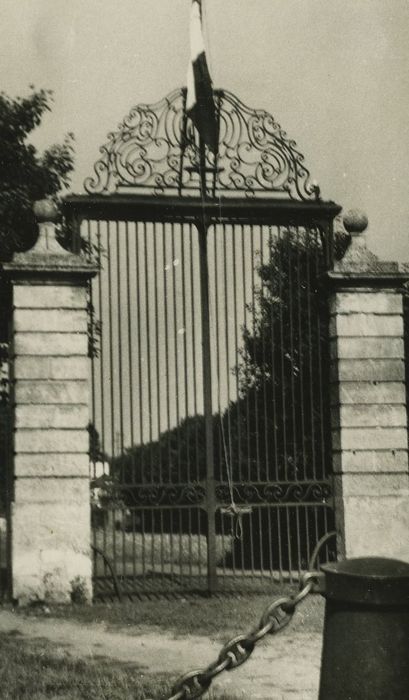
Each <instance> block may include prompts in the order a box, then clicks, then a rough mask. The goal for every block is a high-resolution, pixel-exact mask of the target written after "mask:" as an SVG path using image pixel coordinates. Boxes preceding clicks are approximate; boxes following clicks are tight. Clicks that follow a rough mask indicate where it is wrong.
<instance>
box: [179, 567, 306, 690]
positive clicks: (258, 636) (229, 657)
mask: <svg viewBox="0 0 409 700" xmlns="http://www.w3.org/2000/svg"><path fill="white" fill-rule="evenodd" d="M318 579H319V574H318V572H316V571H310V572H308V573H306V574H304V575H303V576H302V578H301V581H300V590H299V592H298V593H297V594H296V595H292V596H285V597H283V598H278V599H277V600H275V601H273V602H272V603H270V604H269V605H268V606H267V607H266V609H265V610H264V612H263V614H262V616H261V618H260V621H259V623H258V625H257V627H255V628H254V629H253V630H252V631H251V632H249V634H240V635H239V636H237V637H234V638H233V639H231V640H230V641H229V642H227V644H225V645H224V647H222V649H221V650H220V653H219V656H218V657H217V659H216V660H215V661H214V662H213V663H211V664H209V666H207V667H206V668H205V669H200V670H196V671H189V672H188V673H185V674H184V675H183V676H182V677H181V678H179V679H178V680H177V681H176V683H175V685H174V686H173V688H172V695H171V696H170V697H169V698H168V700H194V698H200V697H201V696H202V695H203V694H204V693H205V692H206V691H207V690H208V689H209V687H210V684H211V682H212V680H213V679H214V678H216V676H218V675H219V674H220V673H222V672H223V671H231V670H232V669H234V668H237V667H238V666H241V664H244V662H245V661H247V659H248V658H249V657H250V656H251V654H252V652H253V650H254V648H255V645H256V644H258V643H259V642H260V641H261V640H262V639H264V637H266V636H267V635H268V634H277V632H280V631H281V630H282V629H284V627H286V626H287V625H288V623H289V622H290V621H291V619H292V617H293V615H294V612H295V609H296V607H297V605H298V604H299V603H301V601H302V600H304V598H305V597H306V596H307V595H308V594H309V593H310V592H311V590H312V588H313V587H314V584H315V583H317V582H318Z"/></svg>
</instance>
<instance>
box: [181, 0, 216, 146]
mask: <svg viewBox="0 0 409 700" xmlns="http://www.w3.org/2000/svg"><path fill="white" fill-rule="evenodd" d="M186 113H187V116H188V117H190V119H191V120H192V122H193V124H194V125H195V127H196V129H197V130H198V132H199V134H200V137H201V139H202V141H203V142H204V143H205V144H206V145H207V146H208V147H209V148H210V149H211V150H212V151H213V153H217V148H218V143H219V129H218V122H217V116H216V107H215V103H214V96H213V88H212V79H211V77H210V73H209V68H208V66H207V61H206V53H205V48H204V41H203V31H202V12H201V0H193V1H192V9H191V15H190V61H189V67H188V73H187V95H186Z"/></svg>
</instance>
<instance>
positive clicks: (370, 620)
mask: <svg viewBox="0 0 409 700" xmlns="http://www.w3.org/2000/svg"><path fill="white" fill-rule="evenodd" d="M322 570H323V571H324V574H325V577H324V589H325V592H324V593H323V595H324V596H325V598H326V606H325V622H324V640H323V650H322V664H321V681H320V691H319V700H403V699H404V698H407V697H408V695H409V564H407V563H405V562H401V561H398V560H396V559H384V558H381V557H366V558H359V559H350V560H346V561H343V562H339V563H337V564H326V565H325V566H323V567H322Z"/></svg>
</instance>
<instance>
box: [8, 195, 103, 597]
mask: <svg viewBox="0 0 409 700" xmlns="http://www.w3.org/2000/svg"><path fill="white" fill-rule="evenodd" d="M35 213H36V215H37V219H38V221H39V228H40V234H39V238H38V241H37V243H36V245H35V246H34V248H33V249H32V250H30V251H29V252H27V253H19V254H16V255H14V258H13V260H12V262H11V263H9V264H7V265H5V266H4V269H5V271H6V272H7V274H8V275H9V277H10V279H11V282H12V287H13V339H12V355H13V356H14V360H13V373H14V377H13V379H14V381H13V394H14V412H15V414H14V415H15V433H14V452H15V457H14V476H15V483H14V502H13V504H12V586H13V597H14V598H15V599H17V600H18V601H19V602H20V603H27V602H30V601H33V600H49V601H54V602H69V601H70V600H71V594H72V593H74V594H75V595H76V597H77V599H78V596H80V597H82V598H83V599H84V600H90V598H91V556H90V496H89V472H88V468H89V467H88V464H89V459H88V454H87V453H88V449H89V448H88V433H87V429H86V428H87V424H88V358H87V354H88V336H87V308H86V303H87V302H86V284H87V280H88V279H89V278H90V277H91V276H92V275H93V274H94V273H95V270H94V268H93V267H92V266H91V265H89V264H88V263H87V262H86V260H85V259H83V257H82V256H79V255H72V254H71V253H68V252H67V251H65V250H64V249H63V248H62V247H61V246H60V245H59V244H58V242H57V241H56V239H55V223H54V222H55V218H56V215H57V212H56V210H55V207H54V205H53V204H52V203H50V202H47V201H45V200H44V201H41V202H37V203H36V206H35Z"/></svg>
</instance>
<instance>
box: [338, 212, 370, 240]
mask: <svg viewBox="0 0 409 700" xmlns="http://www.w3.org/2000/svg"><path fill="white" fill-rule="evenodd" d="M342 221H343V224H344V228H345V230H346V231H347V232H348V233H349V234H351V236H359V235H360V234H361V233H363V232H364V231H365V229H366V228H367V227H368V217H367V215H366V214H365V213H364V212H363V211H361V210H360V209H350V210H349V211H347V212H346V214H344V216H343V217H342Z"/></svg>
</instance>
